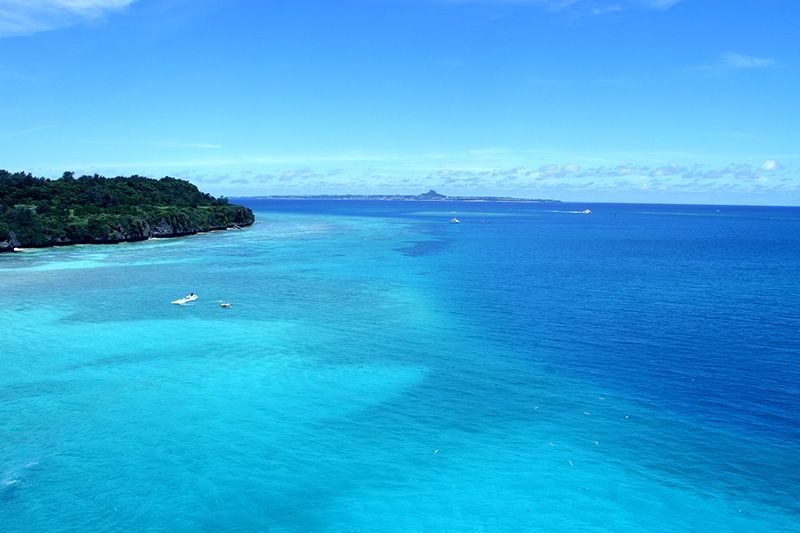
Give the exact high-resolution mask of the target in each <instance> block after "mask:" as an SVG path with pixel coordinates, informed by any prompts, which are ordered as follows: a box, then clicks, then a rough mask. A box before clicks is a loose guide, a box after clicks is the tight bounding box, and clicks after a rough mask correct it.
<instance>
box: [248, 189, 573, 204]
mask: <svg viewBox="0 0 800 533" xmlns="http://www.w3.org/2000/svg"><path fill="white" fill-rule="evenodd" d="M251 198H256V199H259V200H378V201H405V202H520V203H534V204H536V203H543V204H544V203H561V201H560V200H550V199H542V198H515V197H512V196H446V195H444V194H439V193H437V192H436V191H434V190H433V189H431V190H430V191H428V192H426V193H424V194H298V195H291V194H290V195H285V194H284V195H273V196H253V197H251Z"/></svg>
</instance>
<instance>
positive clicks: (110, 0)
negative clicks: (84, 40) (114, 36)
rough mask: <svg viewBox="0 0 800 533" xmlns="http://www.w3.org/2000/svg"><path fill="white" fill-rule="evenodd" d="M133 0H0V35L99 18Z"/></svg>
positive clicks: (0, 36)
mask: <svg viewBox="0 0 800 533" xmlns="http://www.w3.org/2000/svg"><path fill="white" fill-rule="evenodd" d="M135 1H136V0H0V38H2V37H10V36H14V35H29V34H32V33H38V32H42V31H49V30H54V29H57V28H64V27H67V26H73V25H75V24H80V23H81V22H84V21H87V20H93V19H98V18H101V17H103V16H104V15H106V14H107V13H110V12H112V11H117V10H120V9H123V8H125V7H127V6H128V5H130V4H132V3H133V2H135Z"/></svg>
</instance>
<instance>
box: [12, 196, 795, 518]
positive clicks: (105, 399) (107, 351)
mask: <svg viewBox="0 0 800 533" xmlns="http://www.w3.org/2000/svg"><path fill="white" fill-rule="evenodd" d="M237 201H238V202H239V203H243V204H246V205H248V206H249V207H251V208H253V210H254V211H255V212H256V216H257V224H256V225H254V226H252V227H250V228H246V229H243V230H241V231H227V232H215V233H210V234H206V235H197V236H192V237H187V238H180V239H169V240H152V241H147V242H141V243H130V244H120V245H111V246H76V247H67V248H57V249H43V250H33V251H26V252H24V253H18V254H6V255H3V256H0V308H2V321H0V354H1V355H0V363H1V364H2V372H0V530H2V531H4V532H40V531H42V532H43V531H47V532H53V531H115V530H126V531H220V530H237V531H274V532H284V531H285V532H296V531H297V532H299V531H303V532H307V531H332V532H333V531H340V532H355V531H364V532H367V531H459V532H461V531H463V532H473V531H474V532H487V531H534V530H548V531H696V532H699V531H713V532H719V531H743V532H744V531H798V530H800V502H799V501H798V497H797V495H798V494H800V366H799V363H800V354H799V353H798V352H799V351H800V305H798V302H800V208H788V207H787V208H779V207H731V206H683V205H634V204H627V205H626V204H558V203H547V204H536V203H459V202H452V203H440V202H377V201H373V202H370V201H301V200H297V201H277V200H256V199H239V200H237ZM587 208H588V209H591V211H592V212H591V214H582V213H579V211H581V210H583V209H587ZM452 217H457V218H459V219H460V221H461V223H460V224H451V223H449V222H448V221H449V220H450V219H451V218H452ZM189 292H194V293H197V294H198V295H199V299H198V300H197V301H196V302H193V303H191V304H187V305H183V306H181V305H171V304H170V301H172V300H175V299H177V298H180V297H183V296H185V295H186V294H188V293H189ZM222 302H230V303H232V307H230V308H228V309H225V308H222V307H220V303H222Z"/></svg>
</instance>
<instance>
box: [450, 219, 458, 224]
mask: <svg viewBox="0 0 800 533" xmlns="http://www.w3.org/2000/svg"><path fill="white" fill-rule="evenodd" d="M450 223H451V224H461V221H460V220H458V219H457V218H456V217H453V218H451V219H450Z"/></svg>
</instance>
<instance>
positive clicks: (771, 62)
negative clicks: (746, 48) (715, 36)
mask: <svg viewBox="0 0 800 533" xmlns="http://www.w3.org/2000/svg"><path fill="white" fill-rule="evenodd" d="M777 65H778V62H777V61H776V60H775V59H773V58H771V57H756V56H750V55H746V54H740V53H738V52H728V53H727V54H723V55H722V57H720V58H719V59H718V60H717V61H716V62H715V63H711V64H708V65H699V66H698V67H695V68H697V69H699V70H706V71H711V72H715V73H722V72H730V71H736V70H753V69H764V68H770V67H775V66H777Z"/></svg>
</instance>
